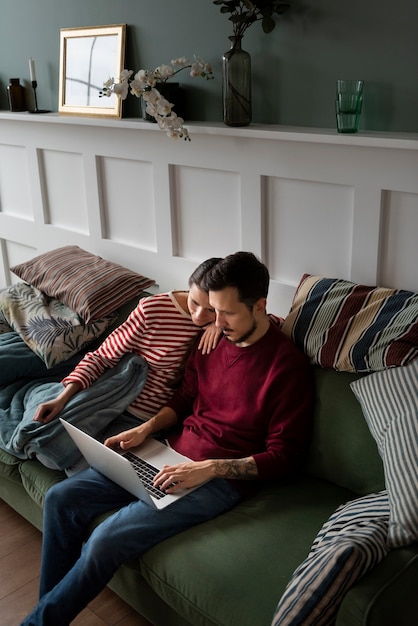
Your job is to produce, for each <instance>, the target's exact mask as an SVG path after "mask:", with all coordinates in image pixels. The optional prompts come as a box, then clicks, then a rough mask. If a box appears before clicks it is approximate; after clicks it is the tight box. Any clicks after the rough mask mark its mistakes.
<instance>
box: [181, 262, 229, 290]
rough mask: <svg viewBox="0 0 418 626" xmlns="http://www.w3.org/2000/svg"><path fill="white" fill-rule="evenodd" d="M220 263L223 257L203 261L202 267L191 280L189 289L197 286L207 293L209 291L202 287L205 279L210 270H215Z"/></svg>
mask: <svg viewBox="0 0 418 626" xmlns="http://www.w3.org/2000/svg"><path fill="white" fill-rule="evenodd" d="M219 261H222V258H221V257H212V258H210V259H206V261H203V262H202V263H201V264H200V265H198V266H197V267H196V269H195V270H194V272H193V273H192V275H191V276H190V278H189V287H191V286H192V285H196V287H199V289H203V291H207V289H205V288H204V287H203V286H202V283H203V279H204V277H205V276H206V274H207V273H208V272H209V270H211V269H213V268H214V267H215V265H217V263H219Z"/></svg>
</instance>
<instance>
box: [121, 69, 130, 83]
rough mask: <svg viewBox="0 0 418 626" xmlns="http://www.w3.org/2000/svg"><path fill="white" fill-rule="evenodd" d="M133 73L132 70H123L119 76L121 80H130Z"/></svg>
mask: <svg viewBox="0 0 418 626" xmlns="http://www.w3.org/2000/svg"><path fill="white" fill-rule="evenodd" d="M132 74H133V71H132V70H122V73H121V75H120V76H119V82H123V81H124V80H128V79H129V78H130V77H131V76H132Z"/></svg>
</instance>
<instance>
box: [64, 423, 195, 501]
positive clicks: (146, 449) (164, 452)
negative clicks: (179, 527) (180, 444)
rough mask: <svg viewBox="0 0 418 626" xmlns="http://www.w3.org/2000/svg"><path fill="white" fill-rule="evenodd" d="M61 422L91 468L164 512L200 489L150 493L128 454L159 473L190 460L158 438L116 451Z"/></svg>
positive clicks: (158, 490) (155, 490) (157, 490)
mask: <svg viewBox="0 0 418 626" xmlns="http://www.w3.org/2000/svg"><path fill="white" fill-rule="evenodd" d="M60 421H61V423H62V424H63V426H64V428H65V429H66V431H67V432H68V434H69V435H70V437H71V438H72V440H73V441H74V443H75V444H76V446H77V447H78V449H79V450H80V452H81V454H82V455H83V456H84V458H85V459H86V461H87V463H88V464H89V465H90V466H91V467H93V468H94V469H96V470H97V471H99V472H100V473H101V474H104V476H106V477H107V478H109V479H110V480H113V482H115V483H117V484H118V485H119V486H120V487H123V488H124V489H126V490H127V491H129V492H130V493H132V494H133V495H134V496H136V497H137V498H139V499H140V500H142V501H143V502H146V503H147V504H149V505H150V506H152V507H154V508H157V509H163V508H165V507H166V506H168V505H169V504H172V503H173V502H176V500H178V499H179V498H182V497H183V496H185V495H186V494H188V493H190V492H191V491H193V490H194V489H197V488H198V487H193V488H191V489H181V490H180V491H177V492H176V493H175V494H168V493H164V492H163V491H161V490H160V489H155V488H154V494H153V493H152V489H151V493H150V489H149V488H148V490H147V488H146V487H145V484H144V482H143V480H141V478H140V477H139V476H138V474H137V472H136V471H135V469H134V467H133V465H132V463H131V461H129V460H128V459H127V458H125V456H123V455H124V454H126V452H129V453H132V454H133V455H134V457H136V458H138V459H139V460H141V459H142V460H143V461H146V462H147V463H150V464H151V465H152V466H154V467H155V468H157V469H158V470H160V469H162V467H163V466H164V465H177V464H178V463H184V462H187V461H190V459H189V458H187V457H185V456H183V455H182V454H180V453H179V452H176V451H175V450H173V449H172V448H170V447H169V446H166V445H164V444H163V443H161V442H160V441H157V440H156V439H152V438H149V439H147V440H146V441H145V442H144V443H143V444H142V445H141V446H139V447H137V448H130V449H129V450H126V451H125V450H120V451H117V452H116V451H115V450H112V449H111V448H107V447H106V446H105V445H104V444H103V443H101V442H100V441H97V439H94V438H93V437H91V436H90V435H88V434H87V433H85V432H83V431H82V430H80V429H79V428H77V427H76V426H74V425H73V424H70V423H69V422H66V421H65V420H63V419H61V418H60ZM198 486H200V485H198Z"/></svg>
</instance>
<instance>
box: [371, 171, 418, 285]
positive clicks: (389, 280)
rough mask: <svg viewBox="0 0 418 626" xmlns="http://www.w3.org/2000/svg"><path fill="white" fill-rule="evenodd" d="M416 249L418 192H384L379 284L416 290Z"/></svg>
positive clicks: (417, 283) (417, 280)
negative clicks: (412, 260)
mask: <svg viewBox="0 0 418 626" xmlns="http://www.w3.org/2000/svg"><path fill="white" fill-rule="evenodd" d="M417 176H418V172H417ZM417 248H418V194H412V193H405V192H399V191H385V192H384V194H383V216H382V229H381V238H380V275H379V279H380V281H381V282H382V284H385V285H387V286H392V285H396V286H400V287H403V288H404V289H413V290H415V291H418V271H417V269H418V268H417V266H415V267H414V262H415V263H416V260H417V259H416V256H415V255H416V254H417ZM411 259H414V262H412V263H411Z"/></svg>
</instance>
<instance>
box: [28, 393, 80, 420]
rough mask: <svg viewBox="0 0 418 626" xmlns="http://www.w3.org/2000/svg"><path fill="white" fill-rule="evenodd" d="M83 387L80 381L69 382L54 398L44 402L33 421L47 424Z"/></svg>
mask: <svg viewBox="0 0 418 626" xmlns="http://www.w3.org/2000/svg"><path fill="white" fill-rule="evenodd" d="M80 389H81V385H80V383H69V384H68V385H67V386H66V387H65V388H64V389H63V390H62V391H61V393H60V394H59V395H58V396H57V397H56V398H54V400H48V402H42V404H40V405H39V406H38V408H37V409H36V411H35V413H34V416H33V421H34V422H41V423H42V424H47V423H48V422H50V421H51V420H53V419H54V417H56V416H57V415H58V413H60V412H61V411H62V409H63V408H64V407H65V405H66V404H67V402H68V400H70V398H72V397H73V396H74V395H75V394H76V393H78V392H79V391H80Z"/></svg>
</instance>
